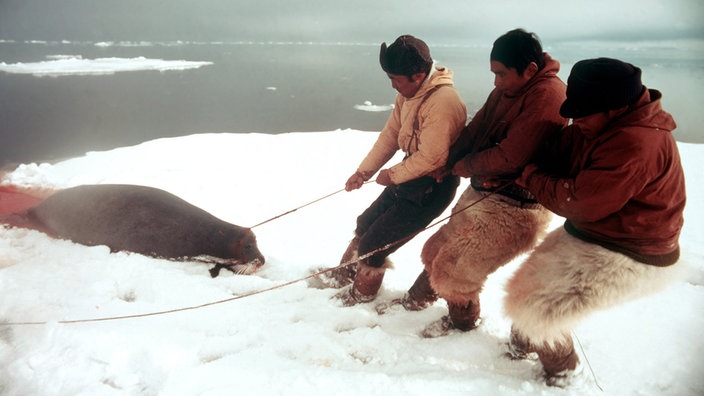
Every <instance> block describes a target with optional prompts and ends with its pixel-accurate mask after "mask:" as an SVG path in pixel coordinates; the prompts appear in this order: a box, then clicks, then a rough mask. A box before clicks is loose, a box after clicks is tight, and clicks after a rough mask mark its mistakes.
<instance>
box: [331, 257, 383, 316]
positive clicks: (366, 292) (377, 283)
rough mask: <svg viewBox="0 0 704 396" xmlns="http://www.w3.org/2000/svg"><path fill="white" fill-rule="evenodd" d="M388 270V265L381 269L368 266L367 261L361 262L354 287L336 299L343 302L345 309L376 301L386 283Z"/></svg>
mask: <svg viewBox="0 0 704 396" xmlns="http://www.w3.org/2000/svg"><path fill="white" fill-rule="evenodd" d="M387 264H388V262H387ZM386 268H387V265H384V266H383V267H381V268H375V267H370V266H369V265H367V260H363V261H361V262H359V264H357V273H356V274H355V277H354V283H352V287H350V288H349V289H345V290H343V291H342V292H341V293H338V294H337V296H336V297H337V298H339V299H340V300H342V305H343V306H345V307H351V306H353V305H357V304H361V303H366V302H370V301H372V300H374V299H375V298H376V295H377V293H378V292H379V289H380V288H381V283H382V282H383V281H384V274H385V273H386Z"/></svg>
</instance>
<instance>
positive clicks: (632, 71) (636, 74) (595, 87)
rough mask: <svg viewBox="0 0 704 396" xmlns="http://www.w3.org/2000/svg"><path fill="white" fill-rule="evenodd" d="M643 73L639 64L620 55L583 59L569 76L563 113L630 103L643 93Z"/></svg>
mask: <svg viewBox="0 0 704 396" xmlns="http://www.w3.org/2000/svg"><path fill="white" fill-rule="evenodd" d="M640 75H641V71H640V69H639V68H637V67H635V66H633V65H632V64H630V63H626V62H622V61H620V60H617V59H610V58H597V59H585V60H582V61H579V62H577V63H576V64H575V65H574V67H572V71H571V72H570V76H569V77H568V78H567V100H565V102H564V103H562V107H560V115H562V116H563V117H565V118H580V117H586V116H588V115H592V114H596V113H600V112H602V111H608V110H616V109H619V108H621V107H624V106H628V105H630V104H632V103H634V102H635V101H637V100H638V98H639V97H640V95H641V94H642V93H643V89H644V88H643V84H642V82H641V80H640Z"/></svg>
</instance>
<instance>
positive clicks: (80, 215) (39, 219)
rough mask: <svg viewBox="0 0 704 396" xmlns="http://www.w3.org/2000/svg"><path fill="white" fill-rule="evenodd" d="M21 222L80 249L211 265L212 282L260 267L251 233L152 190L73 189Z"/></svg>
mask: <svg viewBox="0 0 704 396" xmlns="http://www.w3.org/2000/svg"><path fill="white" fill-rule="evenodd" d="M23 216H24V217H25V219H26V220H27V222H28V223H29V224H31V225H32V226H33V227H32V228H35V229H37V230H39V231H42V232H45V233H47V234H48V235H50V236H52V237H55V238H60V239H69V240H71V241H74V242H77V243H80V244H83V245H88V246H96V245H106V246H108V247H109V248H110V250H111V251H113V252H116V251H129V252H135V253H140V254H144V255H148V256H152V257H158V258H167V259H176V260H181V259H195V260H197V261H202V262H208V263H213V264H216V266H215V268H213V270H211V276H213V277H215V276H217V275H218V273H219V270H220V268H227V269H229V270H231V271H232V272H234V273H237V274H252V273H254V272H255V271H256V270H257V269H259V268H260V267H261V266H262V265H263V264H264V256H263V255H262V254H261V253H260V251H259V248H258V247H257V241H256V237H255V235H254V233H253V232H252V230H251V229H249V228H245V227H240V226H237V225H234V224H231V223H228V222H226V221H223V220H221V219H219V218H217V217H215V216H213V215H212V214H210V213H208V212H206V211H205V210H203V209H201V208H198V207H196V206H194V205H192V204H190V203H188V202H186V201H185V200H183V199H181V198H179V197H177V196H175V195H173V194H171V193H168V192H166V191H164V190H160V189H158V188H153V187H146V186H138V185H126V184H96V185H82V186H77V187H72V188H68V189H65V190H59V191H58V192H55V193H54V194H52V195H50V196H49V197H48V198H46V199H45V200H44V201H43V202H41V203H40V204H39V205H37V206H34V207H32V208H29V209H27V211H26V212H24V214H23Z"/></svg>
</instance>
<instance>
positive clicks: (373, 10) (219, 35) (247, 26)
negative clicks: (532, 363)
mask: <svg viewBox="0 0 704 396" xmlns="http://www.w3.org/2000/svg"><path fill="white" fill-rule="evenodd" d="M617 3H618V7H617V8H615V7H614V4H615V2H613V1H610V0H592V1H589V2H585V1H579V0H541V1H539V2H525V1H522V0H509V1H506V0H504V1H477V0H449V1H443V2H442V3H429V2H427V1H419V0H405V1H399V0H391V1H382V2H380V1H374V0H361V1H345V2H340V1H323V0H314V1H300V0H297V1H288V0H262V1H256V2H255V1H231V0H204V1H199V2H197V3H194V2H192V1H186V0H172V1H161V0H159V1H156V0H120V1H98V2H89V1H84V0H3V1H2V2H0V39H5V40H28V39H29V40H55V39H58V40H92V41H95V40H208V41H210V40H230V41H232V40H285V41H288V40H291V41H315V42H321V41H322V42H327V41H343V42H350V41H351V42H372V43H377V42H379V41H380V40H384V39H386V40H393V39H394V38H395V37H397V36H398V35H399V34H403V33H412V34H416V35H418V36H419V37H424V38H425V39H427V41H428V42H429V43H430V44H432V45H440V44H448V45H462V44H471V45H476V44H486V45H488V44H490V42H491V41H493V39H494V38H496V37H498V36H499V35H500V34H502V33H504V32H505V31H507V30H510V29H512V28H514V27H524V28H526V29H527V30H530V31H536V32H538V33H539V35H540V36H541V37H542V38H543V39H544V40H549V41H554V42H557V41H561V40H566V41H571V40H583V39H599V40H603V39H609V40H633V39H638V40H668V39H674V38H699V39H701V38H704V23H703V21H704V3H703V2H701V1H699V0H622V1H619V2H617Z"/></svg>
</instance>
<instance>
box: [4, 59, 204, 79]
mask: <svg viewBox="0 0 704 396" xmlns="http://www.w3.org/2000/svg"><path fill="white" fill-rule="evenodd" d="M47 59H48V60H45V61H40V62H29V63H10V64H7V63H5V62H0V71H4V72H6V73H13V74H31V75H33V76H37V77H42V76H51V77H59V76H69V75H79V76H86V75H108V74H115V73H117V72H127V71H140V70H155V71H160V72H164V71H170V70H188V69H197V68H199V67H203V66H207V65H212V64H213V63H212V62H194V61H185V60H163V59H149V58H145V57H143V56H140V57H136V58H115V57H110V58H96V59H83V57H82V56H80V55H50V56H48V57H47Z"/></svg>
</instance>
